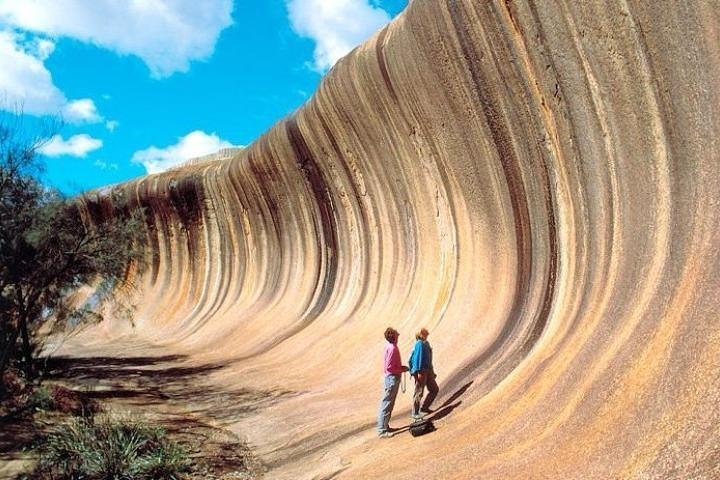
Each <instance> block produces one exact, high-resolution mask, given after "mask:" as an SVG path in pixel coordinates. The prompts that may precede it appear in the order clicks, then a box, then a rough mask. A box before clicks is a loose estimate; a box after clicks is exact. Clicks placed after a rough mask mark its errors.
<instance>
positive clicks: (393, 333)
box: [377, 327, 408, 438]
mask: <svg viewBox="0 0 720 480" xmlns="http://www.w3.org/2000/svg"><path fill="white" fill-rule="evenodd" d="M399 336H400V334H399V333H398V331H397V330H395V329H394V328H392V327H388V328H386V329H385V340H387V343H385V354H384V357H383V373H384V378H383V397H382V400H380V411H379V412H378V420H377V431H378V436H379V437H380V438H388V437H390V436H391V435H392V434H391V429H390V415H392V409H393V407H394V406H395V398H396V397H397V393H398V389H399V388H400V376H401V375H402V373H403V372H407V370H408V367H406V366H404V365H403V364H402V361H401V360H400V350H398V347H397V341H398V337H399Z"/></svg>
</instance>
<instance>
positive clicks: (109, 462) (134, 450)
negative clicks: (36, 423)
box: [37, 415, 190, 480]
mask: <svg viewBox="0 0 720 480" xmlns="http://www.w3.org/2000/svg"><path fill="white" fill-rule="evenodd" d="M187 458H188V457H187V452H186V451H185V449H184V448H183V447H182V446H180V445H178V444H177V443H175V442H172V441H171V440H169V439H168V438H167V437H166V432H165V430H164V429H162V428H159V427H154V426H150V425H147V424H145V423H142V422H140V421H137V420H134V419H131V418H123V417H112V416H107V415H102V416H98V417H95V418H94V419H90V418H75V419H73V420H72V421H70V422H68V423H66V424H63V425H62V426H60V427H58V428H57V429H56V430H55V431H54V432H52V433H51V434H50V435H49V436H48V438H47V441H46V442H45V443H44V444H43V445H42V446H41V447H40V462H39V465H38V472H37V473H38V474H39V477H40V478H83V479H89V480H111V479H112V480H151V479H159V478H163V479H172V480H177V479H179V478H180V475H181V474H182V473H183V472H186V471H188V469H189V468H190V464H189V461H188V459H187Z"/></svg>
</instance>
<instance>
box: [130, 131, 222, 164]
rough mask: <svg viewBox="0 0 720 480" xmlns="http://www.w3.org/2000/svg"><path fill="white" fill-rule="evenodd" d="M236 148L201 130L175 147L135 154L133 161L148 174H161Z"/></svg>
mask: <svg viewBox="0 0 720 480" xmlns="http://www.w3.org/2000/svg"><path fill="white" fill-rule="evenodd" d="M234 146H235V145H233V144H231V143H230V142H228V141H226V140H222V139H221V138H220V137H218V136H217V135H216V134H215V133H211V134H207V133H205V132H203V131H201V130H195V131H193V132H190V133H188V134H187V135H185V136H184V137H181V138H179V139H178V142H177V143H176V144H174V145H169V146H167V147H165V148H157V147H155V146H151V147H150V148H146V149H145V150H139V151H137V152H135V153H134V154H133V156H132V161H133V163H140V164H142V165H143V166H144V167H145V170H147V173H159V172H162V171H164V170H167V169H169V168H172V167H175V166H177V165H179V164H181V163H183V162H185V161H186V160H190V159H191V158H195V157H201V156H203V155H208V154H211V153H215V152H217V151H218V150H220V149H221V148H232V147H234Z"/></svg>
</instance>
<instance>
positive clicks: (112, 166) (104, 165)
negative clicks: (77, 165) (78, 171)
mask: <svg viewBox="0 0 720 480" xmlns="http://www.w3.org/2000/svg"><path fill="white" fill-rule="evenodd" d="M93 165H95V166H96V167H98V168H100V169H101V170H117V169H118V164H117V163H108V162H106V161H105V160H95V162H94V163H93Z"/></svg>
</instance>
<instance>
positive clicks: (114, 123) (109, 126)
mask: <svg viewBox="0 0 720 480" xmlns="http://www.w3.org/2000/svg"><path fill="white" fill-rule="evenodd" d="M118 126H120V122H118V121H117V120H108V121H107V122H105V128H107V129H108V131H110V132H114V131H115V129H116V128H117V127H118Z"/></svg>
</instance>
